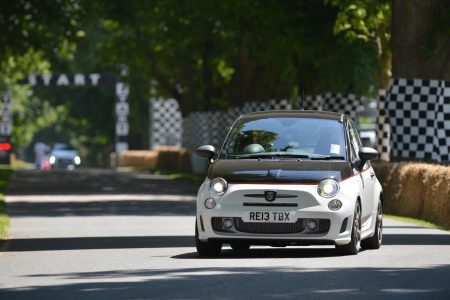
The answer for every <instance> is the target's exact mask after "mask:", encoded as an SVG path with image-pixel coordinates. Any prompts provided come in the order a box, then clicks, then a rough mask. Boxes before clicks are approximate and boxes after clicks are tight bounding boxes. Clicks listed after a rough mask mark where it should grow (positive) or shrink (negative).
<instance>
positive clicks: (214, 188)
mask: <svg viewBox="0 0 450 300" xmlns="http://www.w3.org/2000/svg"><path fill="white" fill-rule="evenodd" d="M227 188H228V183H227V182H226V181H225V179H223V178H214V179H213V180H211V182H210V183H209V192H210V193H211V194H212V195H214V196H222V195H223V194H225V192H226V191H227Z"/></svg>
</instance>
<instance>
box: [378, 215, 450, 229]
mask: <svg viewBox="0 0 450 300" xmlns="http://www.w3.org/2000/svg"><path fill="white" fill-rule="evenodd" d="M383 216H384V217H386V218H388V219H392V220H395V221H400V222H405V223H411V224H414V225H417V226H421V227H426V228H433V229H443V230H448V231H450V230H449V229H446V228H443V227H442V226H439V225H437V224H435V223H432V222H429V221H426V220H421V219H415V218H411V217H403V216H395V215H387V214H383Z"/></svg>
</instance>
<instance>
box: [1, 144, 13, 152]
mask: <svg viewBox="0 0 450 300" xmlns="http://www.w3.org/2000/svg"><path fill="white" fill-rule="evenodd" d="M9 150H11V143H0V151H9Z"/></svg>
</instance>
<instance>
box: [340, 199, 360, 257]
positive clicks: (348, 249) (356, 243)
mask: <svg viewBox="0 0 450 300" xmlns="http://www.w3.org/2000/svg"><path fill="white" fill-rule="evenodd" d="M360 247H361V204H360V203H359V201H356V205H355V212H354V214H353V226H352V238H351V240H350V243H348V244H347V245H336V249H337V250H338V252H339V253H340V254H343V255H356V254H358V252H359V248H360Z"/></svg>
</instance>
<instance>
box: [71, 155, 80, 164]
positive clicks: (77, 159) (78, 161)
mask: <svg viewBox="0 0 450 300" xmlns="http://www.w3.org/2000/svg"><path fill="white" fill-rule="evenodd" d="M73 162H74V163H75V164H76V165H79V164H81V158H80V157H79V156H78V155H77V156H75V157H74V159H73Z"/></svg>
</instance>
